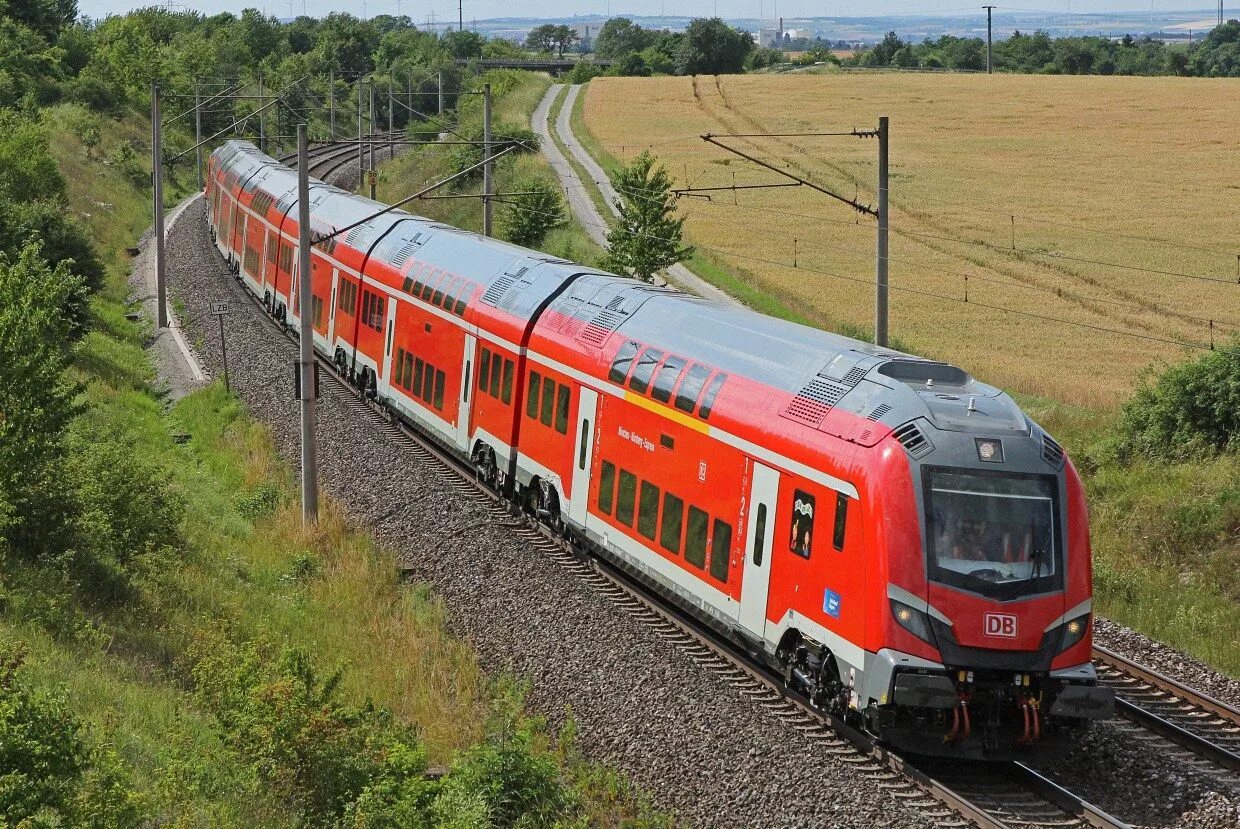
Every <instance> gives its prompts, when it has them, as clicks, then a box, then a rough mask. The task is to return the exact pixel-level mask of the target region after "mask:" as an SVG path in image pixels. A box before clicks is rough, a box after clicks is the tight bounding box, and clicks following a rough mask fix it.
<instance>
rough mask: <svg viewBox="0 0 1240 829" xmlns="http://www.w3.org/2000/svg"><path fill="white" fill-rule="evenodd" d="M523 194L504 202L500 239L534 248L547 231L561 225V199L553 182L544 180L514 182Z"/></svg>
mask: <svg viewBox="0 0 1240 829" xmlns="http://www.w3.org/2000/svg"><path fill="white" fill-rule="evenodd" d="M514 187H515V189H516V192H518V193H521V194H523V195H519V196H510V197H509V198H508V199H507V200H506V201H505V202H504V212H503V214H502V215H501V216H500V227H501V230H502V231H503V234H504V238H506V239H507V240H508V241H510V242H512V243H513V244H516V245H523V246H524V247H527V248H538V247H540V246H541V245H542V243H543V242H544V241H545V240H546V238H547V234H548V233H550V232H551V231H552V230H554V229H556V228H557V227H560V226H561V225H563V224H564V220H565V215H564V200H563V199H562V198H560V191H559V190H558V189H557V188H556V187H555V185H553V184H551V183H550V182H548V181H546V180H545V179H541V178H535V179H527V180H524V181H519V182H517V183H516V184H515V185H514Z"/></svg>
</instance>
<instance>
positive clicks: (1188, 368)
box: [1118, 337, 1240, 460]
mask: <svg viewBox="0 0 1240 829" xmlns="http://www.w3.org/2000/svg"><path fill="white" fill-rule="evenodd" d="M1118 434H1119V441H1118V450H1119V454H1120V456H1121V458H1123V459H1128V458H1131V457H1132V456H1133V455H1145V456H1146V457H1150V458H1155V459H1160V460H1185V459H1189V458H1193V457H1199V456H1203V455H1212V454H1217V453H1220V452H1225V451H1228V450H1235V449H1236V448H1238V447H1240V440H1238V439H1240V337H1237V338H1234V339H1233V340H1231V341H1230V342H1229V343H1228V344H1227V345H1225V346H1223V347H1221V348H1219V349H1217V350H1214V351H1211V352H1209V353H1207V354H1204V355H1202V356H1201V357H1198V358H1197V359H1195V360H1190V361H1188V362H1185V363H1181V364H1179V365H1176V366H1172V367H1171V368H1169V369H1167V370H1166V371H1164V372H1163V373H1162V374H1161V375H1159V376H1158V378H1157V379H1155V380H1154V381H1153V382H1152V383H1151V382H1147V383H1146V384H1145V385H1144V386H1143V387H1142V388H1140V389H1138V390H1137V392H1136V394H1134V395H1133V396H1132V398H1131V399H1130V400H1129V401H1128V402H1127V403H1126V404H1124V407H1123V409H1122V411H1121V415H1120V422H1119V427H1118Z"/></svg>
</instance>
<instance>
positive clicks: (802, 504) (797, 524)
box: [788, 489, 814, 558]
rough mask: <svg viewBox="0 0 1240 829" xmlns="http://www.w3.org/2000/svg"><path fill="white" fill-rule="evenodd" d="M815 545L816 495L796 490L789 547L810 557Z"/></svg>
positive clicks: (799, 553) (793, 495) (804, 556)
mask: <svg viewBox="0 0 1240 829" xmlns="http://www.w3.org/2000/svg"><path fill="white" fill-rule="evenodd" d="M813 547H814V496H813V495H810V494H808V493H805V492H802V491H801V490H799V489H798V490H796V491H795V492H794V493H793V494H792V536H791V538H789V540H788V549H790V550H792V552H794V553H796V554H797V555H799V556H801V557H802V558H809V554H810V552H811V551H812V550H813Z"/></svg>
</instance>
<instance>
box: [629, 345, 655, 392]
mask: <svg viewBox="0 0 1240 829" xmlns="http://www.w3.org/2000/svg"><path fill="white" fill-rule="evenodd" d="M662 359H663V352H662V351H658V350H657V349H653V348H647V349H646V351H645V352H644V353H643V354H642V356H641V357H639V358H638V360H637V366H636V367H635V368H634V369H633V376H632V377H630V378H629V388H631V389H632V390H633V391H635V392H637V393H638V394H645V393H646V389H648V388H650V378H651V376H652V375H653V374H654V367H655V366H657V365H658V364H659V361H660V360H662Z"/></svg>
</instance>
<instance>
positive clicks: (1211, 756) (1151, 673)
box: [1094, 645, 1240, 773]
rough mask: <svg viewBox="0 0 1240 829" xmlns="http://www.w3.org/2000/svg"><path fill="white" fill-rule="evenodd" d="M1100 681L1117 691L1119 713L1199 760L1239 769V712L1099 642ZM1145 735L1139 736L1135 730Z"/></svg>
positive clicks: (1233, 769) (1096, 656)
mask: <svg viewBox="0 0 1240 829" xmlns="http://www.w3.org/2000/svg"><path fill="white" fill-rule="evenodd" d="M1094 664H1095V666H1096V667H1097V670H1098V679H1099V681H1101V682H1104V683H1106V684H1107V685H1109V686H1111V687H1112V688H1114V689H1115V707H1116V711H1117V713H1118V714H1119V715H1120V716H1121V717H1122V718H1123V719H1125V720H1127V721H1129V722H1130V723H1132V724H1134V725H1136V726H1139V729H1134V730H1146V731H1151V732H1154V733H1155V734H1158V735H1159V736H1161V737H1164V738H1166V739H1167V740H1170V741H1171V742H1173V743H1175V744H1176V745H1177V746H1179V747H1180V748H1181V749H1184V750H1185V751H1187V752H1189V753H1191V754H1192V755H1193V756H1194V757H1195V758H1200V759H1201V760H1206V761H1209V762H1210V763H1213V764H1215V765H1216V766H1220V767H1222V768H1223V769H1226V770H1227V771H1230V772H1233V773H1237V772H1240V711H1238V710H1236V709H1235V708H1232V707H1231V706H1230V705H1228V704H1226V703H1224V702H1221V701H1219V700H1217V699H1214V698H1213V697H1211V696H1209V695H1208V694H1204V693H1202V692H1200V691H1195V690H1193V689H1192V688H1189V687H1187V686H1186V685H1183V684H1182V683H1179V682H1177V681H1176V680H1174V679H1172V678H1171V677H1169V676H1166V675H1164V674H1161V673H1159V672H1158V671H1155V670H1153V669H1152V668H1146V667H1144V666H1142V665H1139V664H1137V663H1136V662H1133V661H1132V660H1130V659H1128V658H1127V657H1124V656H1121V655H1120V654H1118V653H1116V652H1114V651H1112V650H1108V649H1107V648H1104V647H1101V646H1098V645H1095V646H1094ZM1134 736H1137V737H1138V738H1140V735H1139V734H1135V735H1134Z"/></svg>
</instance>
